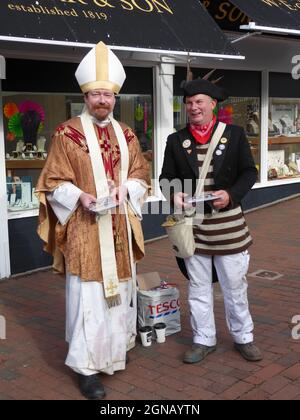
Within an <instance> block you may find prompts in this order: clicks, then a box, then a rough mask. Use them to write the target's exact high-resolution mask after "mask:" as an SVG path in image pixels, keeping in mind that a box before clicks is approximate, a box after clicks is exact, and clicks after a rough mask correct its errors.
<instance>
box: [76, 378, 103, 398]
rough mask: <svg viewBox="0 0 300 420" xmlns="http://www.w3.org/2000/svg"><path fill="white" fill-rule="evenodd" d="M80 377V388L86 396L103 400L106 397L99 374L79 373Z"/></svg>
mask: <svg viewBox="0 0 300 420" xmlns="http://www.w3.org/2000/svg"><path fill="white" fill-rule="evenodd" d="M78 378H79V389H80V391H81V393H82V395H83V396H85V398H87V399H89V400H101V399H102V398H104V397H105V390H104V387H103V385H102V383H101V382H100V379H99V376H98V374H95V375H90V376H85V375H81V374H80V373H79V374H78Z"/></svg>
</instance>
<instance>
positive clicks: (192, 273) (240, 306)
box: [185, 251, 254, 346]
mask: <svg viewBox="0 0 300 420" xmlns="http://www.w3.org/2000/svg"><path fill="white" fill-rule="evenodd" d="M249 259H250V257H249V254H248V251H245V252H241V253H238V254H233V255H226V256H223V255H216V256H214V265H215V267H216V270H217V273H218V278H219V283H220V286H221V288H222V292H223V296H224V305H225V314H226V322H227V326H228V329H229V331H230V334H231V336H232V338H233V341H234V342H235V343H238V344H246V343H250V342H252V341H253V333H252V332H253V328H254V326H253V322H252V318H251V315H250V312H249V305H248V298H247V289H248V283H247V279H246V274H247V271H248V267H249ZM185 265H186V268H187V272H188V275H189V278H190V281H189V294H188V302H189V306H190V312H191V326H192V330H193V341H194V343H197V344H203V345H206V346H214V345H215V344H216V342H217V339H216V326H215V318H214V297H213V285H212V257H211V256H210V255H193V256H192V257H191V258H186V259H185Z"/></svg>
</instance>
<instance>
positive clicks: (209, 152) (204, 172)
mask: <svg viewBox="0 0 300 420" xmlns="http://www.w3.org/2000/svg"><path fill="white" fill-rule="evenodd" d="M225 128H226V124H225V123H222V122H219V123H218V127H217V128H216V130H215V132H214V134H213V137H212V139H211V142H210V144H209V147H208V150H207V152H206V156H205V159H204V162H203V165H202V168H201V172H200V175H199V180H198V184H197V189H196V193H195V196H196V197H198V196H199V195H201V194H202V192H203V190H204V183H205V178H206V175H207V172H208V169H209V166H210V162H211V159H212V156H213V153H214V151H215V149H216V147H217V145H218V143H219V141H220V139H221V137H222V136H223V133H224V131H225Z"/></svg>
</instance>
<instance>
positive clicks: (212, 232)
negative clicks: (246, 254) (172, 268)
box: [194, 143, 252, 255]
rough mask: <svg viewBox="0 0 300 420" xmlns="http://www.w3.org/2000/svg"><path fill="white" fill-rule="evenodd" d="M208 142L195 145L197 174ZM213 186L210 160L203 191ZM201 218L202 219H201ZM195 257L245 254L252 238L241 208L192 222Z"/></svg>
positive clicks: (205, 215) (209, 214)
mask: <svg viewBox="0 0 300 420" xmlns="http://www.w3.org/2000/svg"><path fill="white" fill-rule="evenodd" d="M208 147H209V143H207V144H204V145H201V144H199V145H197V146H196V149H197V158H198V165H199V174H200V171H201V168H202V165H203V161H204V159H205V156H206V153H207V149H208ZM213 187H214V178H213V159H212V161H211V164H210V166H209V169H208V173H207V176H206V179H205V186H204V191H205V192H208V191H212V190H213ZM202 219H203V220H202ZM194 238H195V244H196V250H195V254H206V255H229V254H237V253H238V252H242V251H245V250H246V249H247V248H248V247H249V246H250V245H251V244H252V238H251V236H250V232H249V229H248V226H247V224H246V221H245V218H244V215H243V211H242V209H241V206H237V207H235V208H233V209H230V210H221V211H219V212H216V211H212V213H207V214H204V216H203V217H201V218H200V221H199V219H198V221H197V216H196V217H195V219H194Z"/></svg>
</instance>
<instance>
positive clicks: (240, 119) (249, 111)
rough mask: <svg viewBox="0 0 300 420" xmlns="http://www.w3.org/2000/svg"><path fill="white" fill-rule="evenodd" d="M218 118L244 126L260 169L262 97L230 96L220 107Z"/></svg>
mask: <svg viewBox="0 0 300 420" xmlns="http://www.w3.org/2000/svg"><path fill="white" fill-rule="evenodd" d="M218 118H219V120H220V121H222V122H225V123H226V124H234V125H239V126H241V127H243V128H244V130H245V133H246V136H247V138H248V140H249V143H250V147H251V151H252V155H253V158H254V162H255V164H256V168H257V170H258V172H259V169H260V98H258V97H229V98H228V99H227V100H226V101H224V102H222V103H221V104H220V105H219V107H218Z"/></svg>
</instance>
